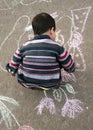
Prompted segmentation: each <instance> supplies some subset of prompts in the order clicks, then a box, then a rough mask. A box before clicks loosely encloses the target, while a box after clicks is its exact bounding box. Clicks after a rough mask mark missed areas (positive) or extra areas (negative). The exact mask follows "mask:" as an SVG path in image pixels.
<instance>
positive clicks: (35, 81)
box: [6, 13, 75, 90]
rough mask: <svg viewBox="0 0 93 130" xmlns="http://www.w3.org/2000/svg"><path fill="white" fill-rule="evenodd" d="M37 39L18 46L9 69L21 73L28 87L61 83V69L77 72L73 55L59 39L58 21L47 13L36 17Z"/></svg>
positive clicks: (46, 86) (52, 85)
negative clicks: (57, 32)
mask: <svg viewBox="0 0 93 130" xmlns="http://www.w3.org/2000/svg"><path fill="white" fill-rule="evenodd" d="M32 27H33V31H34V38H33V39H32V40H30V41H27V42H26V43H25V44H23V46H22V47H21V48H20V49H18V50H17V51H16V52H15V53H14V55H13V58H12V59H11V61H10V62H9V63H8V64H7V66H6V69H7V71H8V72H10V73H11V74H13V75H14V74H16V73H17V78H18V81H19V82H20V83H21V84H22V85H23V86H25V87H28V88H41V89H44V90H49V89H50V88H56V87H57V86H59V85H60V82H61V76H62V75H61V69H62V68H63V69H64V70H65V71H67V72H69V73H70V72H74V71H75V63H74V61H73V59H72V58H71V55H70V54H69V53H68V51H66V50H65V49H64V47H62V46H61V45H59V44H58V43H57V42H55V38H56V35H55V30H56V26H55V20H54V19H53V18H52V17H51V16H50V15H49V14H47V13H40V14H38V15H36V16H35V17H34V18H33V20H32Z"/></svg>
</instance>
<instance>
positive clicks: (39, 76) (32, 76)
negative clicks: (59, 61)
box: [19, 70, 59, 80]
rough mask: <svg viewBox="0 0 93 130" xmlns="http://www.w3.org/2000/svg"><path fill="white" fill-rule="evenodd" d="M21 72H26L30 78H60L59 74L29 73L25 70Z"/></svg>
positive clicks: (25, 74)
mask: <svg viewBox="0 0 93 130" xmlns="http://www.w3.org/2000/svg"><path fill="white" fill-rule="evenodd" d="M19 73H20V74H21V73H22V74H24V76H25V77H29V78H34V79H40V80H41V79H44V80H49V79H59V74H58V73H57V74H47V75H46V74H44V73H43V74H29V73H27V72H25V71H23V70H20V71H19Z"/></svg>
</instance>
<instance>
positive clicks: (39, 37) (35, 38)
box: [32, 35, 51, 40]
mask: <svg viewBox="0 0 93 130" xmlns="http://www.w3.org/2000/svg"><path fill="white" fill-rule="evenodd" d="M38 39H51V38H50V37H49V36H48V35H37V36H35V37H34V38H33V39H32V40H38Z"/></svg>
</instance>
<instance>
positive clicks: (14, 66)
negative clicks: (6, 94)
mask: <svg viewBox="0 0 93 130" xmlns="http://www.w3.org/2000/svg"><path fill="white" fill-rule="evenodd" d="M21 61H22V53H21V51H20V50H19V49H18V50H16V52H15V53H14V54H13V57H12V58H11V60H10V62H9V63H8V64H7V65H6V70H7V71H8V72H10V73H14V74H15V73H16V72H17V70H18V67H19V65H20V63H21Z"/></svg>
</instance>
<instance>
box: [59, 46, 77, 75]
mask: <svg viewBox="0 0 93 130" xmlns="http://www.w3.org/2000/svg"><path fill="white" fill-rule="evenodd" d="M59 62H60V65H61V67H62V68H64V70H65V71H67V72H70V73H71V72H74V71H75V68H76V66H75V63H74V61H73V59H72V57H71V55H70V54H69V53H68V51H67V50H65V49H64V48H61V50H60V55H59Z"/></svg>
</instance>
